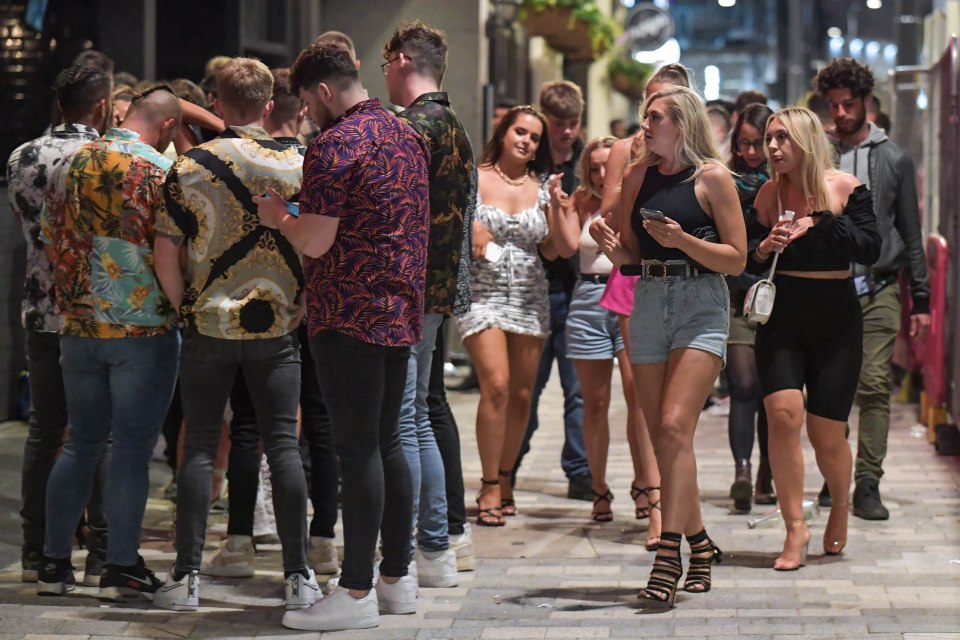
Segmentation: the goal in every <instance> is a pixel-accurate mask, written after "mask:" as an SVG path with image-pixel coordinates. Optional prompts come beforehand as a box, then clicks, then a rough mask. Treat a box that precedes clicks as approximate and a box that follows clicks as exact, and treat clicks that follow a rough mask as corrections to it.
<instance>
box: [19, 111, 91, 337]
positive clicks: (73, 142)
mask: <svg viewBox="0 0 960 640" xmlns="http://www.w3.org/2000/svg"><path fill="white" fill-rule="evenodd" d="M99 136H100V134H99V133H97V130H96V129H94V128H93V127H88V126H86V125H82V124H62V125H59V126H58V127H56V128H54V129H53V131H51V132H50V133H49V134H47V135H44V136H40V137H39V138H37V139H35V140H31V141H30V142H26V143H24V144H22V145H20V146H19V147H17V148H16V149H14V151H13V153H11V154H10V159H9V161H8V162H7V184H8V185H9V189H8V191H7V195H8V196H9V197H10V204H11V205H12V206H13V211H14V213H16V214H17V217H18V218H19V219H20V225H21V227H22V228H23V235H24V237H25V238H26V241H27V277H26V280H25V281H24V286H23V304H22V306H21V311H20V320H21V322H22V323H23V328H24V329H27V330H28V331H43V332H48V333H56V332H59V331H60V323H61V320H60V315H59V314H58V313H57V304H56V294H55V293H54V285H53V267H52V265H51V264H50V260H48V259H47V256H46V254H45V253H44V252H43V241H42V240H41V239H40V212H41V211H42V209H43V199H44V195H45V194H46V192H47V191H48V190H53V191H54V196H56V194H59V197H60V198H61V199H62V198H63V189H64V186H65V185H64V182H63V180H60V181H59V183H55V182H54V181H53V180H51V174H53V173H54V172H57V173H58V174H60V175H62V176H63V177H65V176H66V172H65V171H59V168H60V166H61V165H64V164H65V165H66V166H69V164H70V159H71V158H72V156H73V153H74V152H75V151H76V150H77V149H79V148H80V147H82V146H83V145H85V144H87V143H88V142H91V141H92V140H96V139H97V138H98V137H99Z"/></svg>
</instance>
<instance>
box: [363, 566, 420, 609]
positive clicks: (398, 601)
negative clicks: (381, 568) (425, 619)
mask: <svg viewBox="0 0 960 640" xmlns="http://www.w3.org/2000/svg"><path fill="white" fill-rule="evenodd" d="M373 590H374V591H376V593H377V599H378V600H379V602H380V613H393V614H399V615H404V614H407V613H416V612H417V595H418V594H419V589H418V588H417V579H416V578H414V577H413V576H411V575H409V574H407V575H405V576H403V577H402V578H400V579H399V580H397V581H396V582H394V583H393V584H387V583H386V582H384V581H383V576H380V579H379V580H377V584H376V585H374V587H373Z"/></svg>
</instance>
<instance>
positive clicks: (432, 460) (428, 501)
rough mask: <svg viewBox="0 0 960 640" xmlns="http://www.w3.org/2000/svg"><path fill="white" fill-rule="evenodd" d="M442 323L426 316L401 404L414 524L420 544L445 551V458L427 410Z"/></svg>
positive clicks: (412, 353) (439, 318) (434, 315)
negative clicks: (431, 375) (415, 520)
mask: <svg viewBox="0 0 960 640" xmlns="http://www.w3.org/2000/svg"><path fill="white" fill-rule="evenodd" d="M441 324H443V314H440V313H428V314H426V315H424V317H423V338H422V339H421V340H420V344H418V345H416V346H414V347H412V348H411V349H410V360H409V362H408V364H407V386H406V387H405V388H404V390H403V404H401V405H400V442H401V444H403V454H404V456H406V458H407V466H408V467H410V479H411V481H412V483H413V517H414V519H417V522H415V523H414V524H419V527H418V530H417V543H418V544H419V545H420V548H421V549H423V550H424V551H445V550H447V549H449V548H450V543H449V540H448V529H447V490H446V480H445V478H444V470H443V459H442V458H441V457H440V449H439V448H438V447H437V440H436V438H435V437H434V434H433V429H432V428H431V426H430V415H429V410H428V407H427V394H428V392H429V390H430V367H431V365H432V364H433V352H434V349H435V348H436V346H437V331H438V330H439V329H440V325H441ZM441 357H443V356H442V354H441Z"/></svg>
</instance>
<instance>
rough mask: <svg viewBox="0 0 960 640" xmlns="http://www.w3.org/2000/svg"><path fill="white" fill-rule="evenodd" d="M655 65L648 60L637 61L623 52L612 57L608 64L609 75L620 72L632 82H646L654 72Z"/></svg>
mask: <svg viewBox="0 0 960 640" xmlns="http://www.w3.org/2000/svg"><path fill="white" fill-rule="evenodd" d="M654 68H655V67H654V65H652V64H649V63H646V62H637V61H636V60H634V59H633V58H631V57H630V56H629V55H627V54H626V53H621V54H619V55H616V56H614V57H613V58H611V59H610V63H609V64H608V65H607V75H610V76H612V75H614V74H619V75H623V76H626V77H627V78H629V79H630V81H631V82H636V83H637V84H646V82H647V78H649V77H650V74H651V73H653V70H654Z"/></svg>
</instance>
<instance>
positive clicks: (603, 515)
mask: <svg viewBox="0 0 960 640" xmlns="http://www.w3.org/2000/svg"><path fill="white" fill-rule="evenodd" d="M604 500H606V502H607V510H606V511H598V510H597V505H598V504H599V503H601V502H603V501H604ZM611 502H613V492H612V491H610V488H609V487H607V491H606V493H597V492H596V491H594V492H593V513H591V514H590V517H591V518H593V520H594V522H610V521H611V520H613V511H612V510H611V509H610V503H611Z"/></svg>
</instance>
